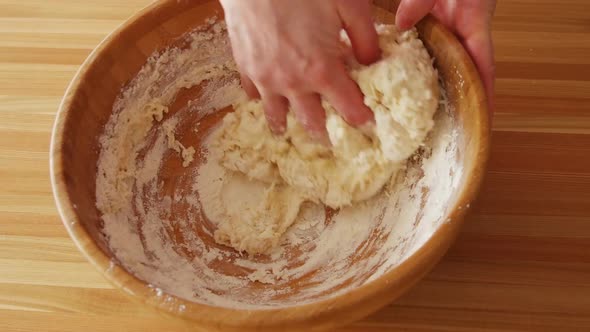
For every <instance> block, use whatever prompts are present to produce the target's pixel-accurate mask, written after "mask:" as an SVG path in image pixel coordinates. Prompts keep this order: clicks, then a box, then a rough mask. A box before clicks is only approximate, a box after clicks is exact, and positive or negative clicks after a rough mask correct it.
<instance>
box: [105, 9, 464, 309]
mask: <svg viewBox="0 0 590 332" xmlns="http://www.w3.org/2000/svg"><path fill="white" fill-rule="evenodd" d="M238 77H239V76H238V74H237V71H236V66H235V63H234V62H233V60H232V57H231V50H230V46H229V41H228V39H227V33H226V29H225V26H224V24H223V23H222V22H216V21H215V20H213V19H212V20H210V22H209V24H208V25H206V26H204V27H202V28H199V29H197V30H196V31H194V32H191V33H189V34H188V35H187V36H186V37H185V38H184V39H182V40H179V41H178V45H175V46H173V47H170V48H168V49H165V50H164V51H162V52H159V53H157V54H154V55H153V56H152V57H150V59H149V61H148V63H147V64H146V65H145V66H144V67H143V68H142V70H141V71H140V72H139V74H138V75H137V77H136V78H135V79H134V80H133V81H132V82H130V83H129V84H128V86H127V87H126V88H125V89H124V90H123V91H122V93H121V94H120V96H119V98H118V99H117V101H116V102H115V104H114V106H113V115H112V116H111V118H110V120H109V122H108V124H107V126H106V127H105V131H104V133H103V135H102V137H101V140H100V142H101V151H100V157H99V161H98V174H97V182H96V197H97V207H98V208H99V210H100V212H101V213H102V219H103V222H104V226H103V234H104V236H105V238H106V239H107V243H108V244H109V247H110V249H111V251H112V252H113V254H114V255H115V257H116V259H117V261H118V264H119V265H121V266H122V267H124V268H125V269H126V270H128V271H129V272H131V273H132V274H134V275H135V276H136V277H138V278H139V279H142V280H144V281H146V282H148V283H149V284H151V285H153V289H154V292H155V294H156V295H159V296H167V295H166V294H171V295H174V296H178V297H180V298H183V299H187V300H191V301H195V302H199V303H206V304H210V305H215V306H222V307H229V308H240V309H248V308H252V309H254V308H276V307H286V306H294V305H301V304H304V303H310V302H315V301H318V300H321V299H325V298H328V297H333V296H336V295H338V294H342V293H344V292H346V291H349V290H350V289H353V288H355V287H357V286H360V285H363V284H366V283H367V282H370V281H372V280H374V279H376V278H378V277H379V276H382V275H383V274H384V273H386V272H387V271H389V270H391V269H392V268H393V267H395V266H397V265H399V264H400V263H401V262H403V261H404V260H405V259H407V258H408V257H409V256H411V255H412V253H414V252H415V251H416V250H417V249H418V248H420V247H421V245H422V244H424V243H425V242H426V241H427V240H428V239H429V238H430V236H431V235H432V234H433V233H434V231H436V229H437V228H438V227H439V226H440V225H441V224H442V223H443V222H446V220H445V216H446V215H447V214H448V212H449V211H448V209H450V208H451V206H452V204H453V202H454V201H455V199H456V197H455V196H454V195H455V192H456V188H458V186H459V184H460V181H461V179H462V171H463V169H462V167H461V163H460V158H459V152H460V151H458V146H459V142H460V139H461V138H460V136H459V133H458V132H457V131H456V130H455V129H454V128H455V127H456V125H455V124H454V121H455V119H454V118H453V116H452V114H453V113H452V112H451V110H448V109H447V108H446V103H441V105H440V108H439V110H438V112H437V114H436V116H435V122H436V125H435V128H434V130H433V131H432V132H431V133H430V135H429V137H428V139H427V142H426V143H425V145H424V146H423V147H422V148H420V150H419V152H418V153H416V154H415V155H414V156H413V157H412V158H411V159H410V160H409V161H408V162H407V165H406V167H405V168H404V170H403V171H401V172H400V173H399V174H398V175H397V177H396V178H395V179H392V181H391V182H390V183H389V184H388V185H387V187H386V188H385V190H383V192H382V193H380V194H379V195H377V196H375V197H373V198H372V199H370V200H368V201H365V202H362V203H360V204H357V205H355V206H354V207H349V208H344V209H341V210H340V211H332V210H328V209H325V208H324V207H323V206H320V205H317V204H313V203H309V202H306V203H304V205H303V207H302V210H301V211H300V213H299V215H298V217H297V219H296V221H295V223H294V224H293V225H292V226H291V227H290V228H289V229H288V230H287V232H286V233H285V234H284V235H283V237H282V238H281V241H280V246H278V247H276V248H275V249H274V250H273V251H272V253H270V254H269V255H257V256H247V255H244V254H242V253H239V252H236V251H235V250H233V249H231V248H229V247H226V246H223V245H220V244H218V243H216V242H215V240H214V238H213V233H214V232H215V230H216V228H217V225H215V224H214V223H212V221H211V220H209V219H208V218H207V217H206V215H208V214H211V213H215V211H214V206H213V207H212V206H209V205H207V204H202V203H204V201H206V200H207V197H208V196H207V192H209V193H211V192H214V191H216V190H221V189H220V188H221V187H220V184H221V183H222V182H223V181H224V179H226V178H227V177H228V176H236V175H235V174H228V171H227V170H225V169H224V168H222V167H221V166H219V165H218V164H216V163H215V162H214V159H213V158H211V156H209V150H208V141H207V138H208V133H210V132H211V130H212V129H214V128H215V126H216V125H217V123H218V122H219V120H220V119H221V118H222V116H223V114H224V112H226V110H227V108H228V106H230V105H231V104H232V103H234V102H235V101H236V100H238V99H240V98H244V93H243V91H242V89H241V88H240V84H239V79H238ZM245 187H248V186H241V187H240V186H239V183H238V187H236V188H234V189H235V192H234V193H233V194H234V196H233V197H235V200H236V204H239V203H240V201H241V202H242V204H247V203H248V199H252V197H255V193H254V191H252V192H248V191H246V192H244V191H243V190H244V188H245ZM250 190H255V189H250ZM236 193H237V194H236ZM240 193H241V194H240ZM226 194H228V195H231V194H232V193H231V192H229V193H226ZM207 209H209V210H210V211H207ZM294 290H297V291H294Z"/></svg>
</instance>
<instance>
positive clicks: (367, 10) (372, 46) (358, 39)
mask: <svg viewBox="0 0 590 332" xmlns="http://www.w3.org/2000/svg"><path fill="white" fill-rule="evenodd" d="M338 13H339V15H340V18H341V19H342V22H343V23H344V29H345V30H346V33H347V34H348V37H349V38H350V41H351V43H352V48H353V50H354V55H355V57H356V59H357V60H358V62H360V63H362V64H365V65H368V64H371V63H373V62H375V61H377V60H378V59H379V57H380V56H381V49H380V48H379V37H378V35H377V31H376V30H375V23H374V22H373V17H372V13H371V2H370V1H367V0H342V1H340V2H339V8H338Z"/></svg>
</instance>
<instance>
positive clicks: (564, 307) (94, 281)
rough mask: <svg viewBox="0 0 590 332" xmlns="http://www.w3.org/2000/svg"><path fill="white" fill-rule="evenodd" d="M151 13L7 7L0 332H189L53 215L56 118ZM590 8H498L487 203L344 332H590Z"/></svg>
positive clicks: (65, 0) (0, 150)
mask: <svg viewBox="0 0 590 332" xmlns="http://www.w3.org/2000/svg"><path fill="white" fill-rule="evenodd" d="M149 2H150V1H148V0H125V1H119V0H100V1H99V0H78V1H74V0H18V1H17V0H0V331H5V332H12V331H26V332H29V331H31V332H32V331H48V332H49V331H56V332H57V331H59V332H64V331H76V332H78V331H80V330H82V331H88V332H93V331H105V332H106V331H108V332H112V331H140V332H143V331H160V330H161V331H185V330H186V329H185V328H184V327H181V326H179V325H176V324H175V323H174V322H171V321H170V320H168V319H166V318H164V317H163V316H160V315H158V314H155V313H154V312H153V311H151V310H150V309H148V308H145V307H143V306H142V305H138V304H136V303H134V302H130V301H129V300H128V299H127V297H125V296H124V295H123V294H122V293H121V292H119V291H118V290H115V289H113V288H112V287H111V286H110V285H109V284H108V283H107V282H106V281H105V280H104V279H103V278H102V277H101V276H100V275H99V273H98V272H96V271H95V270H94V268H93V267H92V266H90V264H88V263H87V262H86V261H85V259H84V258H83V257H82V256H81V255H80V254H79V253H78V251H77V249H76V248H75V247H74V244H73V243H72V241H71V240H70V239H69V237H68V235H67V234H66V232H65V230H64V228H63V227H62V225H61V222H60V219H59V217H58V215H57V211H56V209H55V206H54V203H53V198H52V195H51V186H50V182H49V174H48V173H49V171H48V169H49V167H48V155H49V154H48V149H49V139H50V133H51V127H52V123H53V118H54V115H55V112H56V109H57V107H58V104H59V102H60V98H61V96H62V94H63V92H64V89H65V87H66V85H67V84H68V82H69V80H70V79H71V78H72V76H73V75H74V73H75V71H76V69H77V68H78V66H79V65H80V64H81V63H82V61H83V60H84V59H85V58H86V56H87V55H88V54H89V53H90V51H91V50H92V49H93V48H94V46H96V44H97V43H98V42H100V40H101V39H102V38H103V37H104V36H105V35H106V34H108V33H109V32H110V31H112V30H113V29H115V28H116V27H117V26H118V25H119V24H120V23H121V22H122V21H123V20H124V19H125V18H127V17H129V16H130V15H131V14H132V13H134V12H135V11H137V10H138V9H140V8H141V7H143V6H145V5H147V4H148V3H149ZM587 8H588V5H587V0H563V1H555V0H504V1H499V4H498V10H497V15H496V19H495V26H494V37H495V40H496V44H497V49H496V54H497V60H498V65H497V72H498V82H497V90H498V91H497V92H498V95H497V111H496V114H495V120H494V121H495V123H494V135H493V140H494V142H493V147H492V157H491V161H490V167H489V172H488V175H487V179H486V181H485V184H484V187H483V192H482V193H481V195H480V199H479V202H478V203H477V206H476V207H475V209H474V211H473V213H472V214H471V215H470V217H468V220H467V222H466V226H465V228H464V231H463V232H462V235H461V236H460V237H459V239H458V241H457V242H456V244H455V245H454V246H453V247H452V248H451V250H450V251H449V253H448V254H447V256H446V257H445V258H444V259H443V261H442V262H441V263H440V264H439V265H438V266H437V267H436V268H435V270H434V271H433V272H432V273H430V274H429V275H428V276H427V277H426V278H425V279H424V280H423V281H422V282H421V283H420V284H419V285H418V286H416V287H415V288H414V289H413V290H411V291H410V292H409V293H408V294H407V295H405V296H404V297H403V298H402V299H400V300H399V301H397V302H396V303H395V304H392V305H390V306H389V307H387V308H385V309H383V310H382V311H381V312H379V313H377V314H375V315H373V316H371V317H369V318H367V319H365V320H364V321H361V322H359V323H357V324H355V325H353V326H351V327H348V328H345V329H343V330H342V331H348V332H352V331H359V332H360V331H369V332H371V331H395V330H398V331H473V330H485V331H489V330H503V331H590V11H589V10H588V9H587Z"/></svg>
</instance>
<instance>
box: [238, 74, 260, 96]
mask: <svg viewBox="0 0 590 332" xmlns="http://www.w3.org/2000/svg"><path fill="white" fill-rule="evenodd" d="M240 80H241V81H242V88H244V91H246V94H247V95H248V97H250V98H251V99H258V98H260V93H259V92H258V89H257V88H256V85H255V84H254V83H253V82H252V80H251V79H250V78H249V77H248V76H246V75H244V74H240Z"/></svg>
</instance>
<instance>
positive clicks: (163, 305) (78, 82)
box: [51, 0, 489, 331]
mask: <svg viewBox="0 0 590 332" xmlns="http://www.w3.org/2000/svg"><path fill="white" fill-rule="evenodd" d="M375 2H376V5H377V6H378V7H380V8H381V9H379V10H377V11H376V13H377V14H376V17H377V19H378V21H381V22H384V23H392V22H393V18H394V15H393V14H392V13H393V12H395V8H396V4H395V1H375ZM213 14H216V15H218V16H220V17H223V13H222V11H221V8H220V6H219V4H218V3H217V1H212V0H193V1H177V0H165V1H159V2H157V3H154V4H153V5H151V6H149V7H148V8H146V9H144V10H142V11H141V12H140V13H138V14H137V15H136V16H134V17H133V18H132V19H131V20H129V21H128V22H127V23H126V24H124V25H123V26H122V27H120V28H119V29H118V30H117V31H116V32H114V33H113V34H112V35H110V36H109V37H108V38H107V39H106V40H105V41H104V42H103V43H101V44H100V45H99V46H98V47H97V48H96V50H95V51H94V52H93V53H92V54H91V55H90V57H89V58H88V60H87V61H86V62H85V63H84V65H83V66H82V67H81V69H80V71H79V72H78V74H77V75H76V77H75V78H74V79H73V81H72V83H71V85H70V86H69V88H68V90H67V92H66V94H65V97H64V99H63V102H62V105H61V107H60V110H59V113H58V116H57V120H56V123H55V128H54V133H53V137H52V146H51V176H52V183H53V189H54V194H55V198H56V202H57V206H58V209H59V212H60V214H61V217H62V219H63V222H64V225H65V227H66V228H67V230H68V232H69V234H70V236H71V237H72V239H73V240H74V242H75V243H76V245H77V246H78V248H79V249H80V250H81V252H82V253H83V254H84V255H85V256H86V258H87V259H88V260H89V261H90V262H91V263H92V264H94V265H95V266H96V267H97V268H98V269H99V270H100V271H101V272H102V273H103V274H104V275H105V277H106V278H107V279H108V280H109V281H110V282H112V283H113V284H114V285H116V286H117V287H119V288H121V289H122V290H123V291H125V292H126V293H127V294H129V295H131V297H133V298H135V299H137V300H139V301H142V302H144V303H147V304H149V305H150V306H153V307H156V308H158V309H160V310H161V311H163V312H164V313H167V314H170V316H171V317H174V318H179V319H181V320H183V321H186V322H187V324H190V325H191V326H194V327H195V328H197V327H201V328H206V329H207V330H220V331H276V330H281V331H299V330H304V329H312V330H322V329H329V328H334V327H337V326H340V325H343V324H347V323H350V322H352V321H355V320H358V319H360V318H363V317H365V316H367V315H369V314H370V313H373V312H375V311H376V310H378V309H379V308H381V307H383V306H385V305H386V304H388V303H390V302H391V301H393V300H394V299H396V298H398V297H399V296H400V295H401V294H402V293H404V292H405V291H406V290H407V289H409V288H410V287H411V286H412V285H414V284H415V283H416V282H417V281H418V280H420V278H422V277H423V276H424V275H425V274H426V273H427V272H428V271H429V270H430V269H431V268H432V267H433V266H434V264H436V263H437V261H438V260H439V259H440V258H441V257H442V255H443V254H444V253H445V251H446V250H447V248H448V247H449V246H450V244H451V243H452V242H453V240H454V239H455V237H456V235H457V233H458V231H459V228H460V226H461V223H462V219H463V216H464V214H465V213H466V211H467V209H468V207H469V204H470V202H471V201H472V200H473V199H474V198H475V195H476V193H477V191H478V188H479V186H480V184H481V181H482V177H483V173H484V167H485V163H486V161H487V156H488V145H489V128H488V110H487V107H486V98H485V94H484V92H483V91H484V90H483V88H482V84H481V82H480V78H479V76H478V74H477V71H476V68H475V66H474V65H473V63H472V61H471V60H470V58H469V56H468V55H467V53H466V52H465V51H464V49H463V48H462V46H461V45H460V43H459V42H458V41H457V39H456V38H455V37H454V36H453V35H452V34H451V33H450V32H448V31H447V30H446V29H445V28H444V27H442V26H441V25H440V24H439V23H438V22H437V21H436V20H435V19H433V18H432V17H427V18H425V19H424V20H423V21H422V22H420V23H419V25H418V29H419V32H420V35H421V38H422V39H423V41H424V42H425V45H426V46H427V48H428V49H429V51H430V52H431V54H432V55H433V56H434V57H435V61H436V67H437V69H438V70H439V73H440V76H441V79H442V82H443V83H444V86H445V87H446V91H447V94H448V103H449V105H450V108H449V109H451V110H452V111H450V112H449V113H448V119H447V120H448V121H450V122H449V123H450V124H451V125H452V128H453V130H454V133H455V135H456V137H455V142H456V151H455V152H454V153H453V155H452V156H451V157H452V158H453V160H454V161H455V162H456V163H457V164H458V165H460V172H455V171H456V170H452V169H451V170H450V174H448V175H449V177H452V178H453V179H455V180H454V182H453V190H452V191H449V193H448V195H447V196H445V197H443V198H444V201H443V202H442V203H443V204H442V205H441V206H444V208H441V211H439V212H440V213H439V214H438V217H437V218H436V220H431V221H428V220H426V221H424V220H422V219H428V218H429V217H427V216H425V215H424V213H423V212H424V211H422V210H423V209H424V206H422V207H421V209H422V210H421V211H418V212H417V213H416V217H415V219H416V220H415V222H414V223H413V224H412V225H410V228H411V229H410V230H409V232H413V233H412V234H413V235H412V236H411V237H408V238H404V239H402V241H401V242H400V246H399V247H398V246H396V248H395V250H401V251H400V253H399V255H400V259H399V261H397V262H396V264H394V265H393V266H391V267H390V268H387V269H386V270H385V271H383V273H381V274H378V275H372V273H374V272H375V271H376V270H377V267H376V266H374V267H373V268H372V269H367V270H366V271H363V276H362V278H361V279H359V280H346V281H343V282H342V284H341V285H338V287H336V288H334V289H331V290H330V292H327V293H317V294H314V295H311V296H309V297H308V298H306V299H305V301H301V303H298V302H297V301H294V300H293V299H292V298H291V296H293V294H297V292H298V291H299V290H300V288H301V287H303V286H302V285H304V284H305V282H306V280H307V281H309V280H311V279H310V278H311V277H303V278H302V280H299V281H297V282H295V281H293V282H291V281H288V282H287V283H286V284H285V285H283V286H285V287H287V286H288V287H291V288H290V293H288V294H286V295H283V296H282V297H277V298H275V299H273V301H275V302H276V303H279V304H280V303H281V302H280V301H285V302H284V303H285V305H275V306H267V307H264V306H261V307H260V308H257V307H248V308H247V309H240V308H236V307H224V306H220V305H212V304H207V303H206V301H191V300H188V299H185V298H182V297H179V296H174V295H172V294H170V293H174V292H173V291H171V292H168V290H166V289H164V290H163V291H162V290H161V289H158V288H157V286H158V285H150V283H149V280H142V279H141V278H138V277H136V276H134V275H133V274H131V273H129V272H128V271H127V270H126V269H125V268H124V267H123V266H125V264H124V262H121V261H120V260H119V259H118V258H117V257H116V256H115V255H114V254H113V253H112V250H111V249H110V248H109V245H108V243H107V240H106V239H105V237H104V235H103V233H102V227H103V220H102V217H101V214H100V212H99V210H98V208H97V207H96V179H97V161H98V158H99V154H100V149H101V147H100V142H99V138H100V137H101V135H102V134H103V131H104V128H105V125H106V123H107V122H108V121H109V118H110V116H111V114H112V112H113V103H114V102H115V100H116V99H117V97H118V96H119V93H120V91H121V89H122V88H123V87H124V86H125V85H126V84H128V83H129V82H130V81H131V80H132V79H133V78H134V77H135V76H136V75H137V73H138V72H139V71H140V69H141V68H142V66H143V65H144V64H145V63H146V61H147V59H148V57H149V56H150V55H151V54H152V53H154V52H155V51H159V50H163V49H165V48H166V47H168V46H169V45H173V44H175V43H178V42H179V40H180V37H181V36H182V35H184V34H185V33H186V32H188V31H191V30H192V29H194V28H195V27H197V26H199V25H201V24H203V23H204V22H205V21H206V20H207V19H208V18H209V17H211V16H212V15H213ZM199 92H200V87H199V86H197V87H194V88H191V89H188V90H186V91H183V92H182V93H181V95H179V96H178V97H177V98H176V100H175V102H174V103H173V104H172V105H170V112H169V115H168V116H170V115H173V114H174V113H177V112H180V111H181V110H182V108H183V106H184V105H185V104H186V103H187V101H188V100H191V98H195V97H196V96H198V95H199ZM221 115H223V112H218V113H216V114H214V115H213V116H210V117H208V118H207V119H202V120H201V122H202V123H201V124H200V125H201V126H204V127H208V126H209V127H210V126H212V125H213V124H214V123H216V122H217V121H218V120H219V119H220V118H221ZM193 120H194V119H192V120H190V121H193ZM190 121H189V122H190ZM184 127H186V128H185V129H184V130H182V131H181V132H180V133H178V134H179V137H180V140H181V141H183V142H184V143H186V144H189V143H191V144H196V145H198V144H200V141H201V139H202V137H200V136H199V134H194V133H193V134H191V133H192V131H191V130H190V127H191V124H190V123H189V124H188V125H186V126H184ZM187 142H188V143H187ZM177 159H178V158H176V159H174V157H172V156H171V157H169V158H168V160H167V162H166V167H165V170H164V171H162V172H163V173H165V174H161V176H162V177H163V182H164V183H165V185H166V186H168V187H170V186H174V185H178V186H181V185H182V183H180V182H179V178H180V177H181V175H182V174H183V173H184V172H185V171H186V170H185V169H184V168H183V167H182V165H181V163H180V162H179V161H178V160H177ZM418 159H420V158H418ZM419 163H420V160H417V161H415V162H414V164H416V165H418V164H419ZM198 164H199V160H197V162H196V165H198ZM416 165H414V166H416ZM416 167H417V168H416V169H418V170H419V168H420V167H421V166H420V165H418V166H416ZM409 169H412V166H411V165H410V167H409ZM443 176H446V175H443ZM411 186H412V184H410V187H411ZM414 189H415V190H417V193H418V194H419V195H422V196H423V197H422V202H423V204H422V205H425V204H431V203H432V202H431V201H429V200H428V199H427V197H428V196H429V190H430V189H429V188H422V189H421V188H412V190H414ZM420 189H421V190H420ZM413 194H414V193H410V195H413ZM430 196H432V195H430ZM440 199H441V198H440V197H439V200H440ZM439 203H440V201H439ZM435 212H436V211H435ZM198 222H200V223H202V221H198ZM423 227H430V228H431V232H430V233H429V234H428V236H423V237H422V238H420V232H421V228H423ZM197 233H198V232H197ZM416 234H418V235H417V236H416ZM199 236H203V237H206V236H204V235H202V234H199ZM371 237H374V235H371ZM179 241H182V240H179ZM203 241H204V242H206V243H208V244H210V245H214V244H212V243H211V242H212V240H211V239H210V238H204V239H203ZM228 250H229V249H228ZM371 250H374V248H373V249H369V251H368V253H369V254H368V255H370V254H371V252H372V251H371ZM392 250H393V249H392ZM198 254H199V253H198V252H197V253H192V255H193V256H194V255H198ZM234 254H237V253H234ZM187 255H190V254H187ZM362 259H363V258H359V259H358V260H353V261H352V262H351V263H350V264H351V266H352V265H354V264H357V263H358V261H361V260H362ZM229 269H230V270H231V267H230V268H229ZM306 278H307V279H306ZM359 278H360V277H359ZM143 279H146V278H143ZM308 279H309V280H308ZM352 279H354V278H352ZM250 286H251V288H252V290H251V294H250V295H252V296H256V294H257V293H256V292H257V291H258V290H257V289H260V288H261V287H262V286H261V285H259V284H255V283H252V284H251V285H250ZM250 286H249V287H250ZM228 296H229V295H228Z"/></svg>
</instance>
